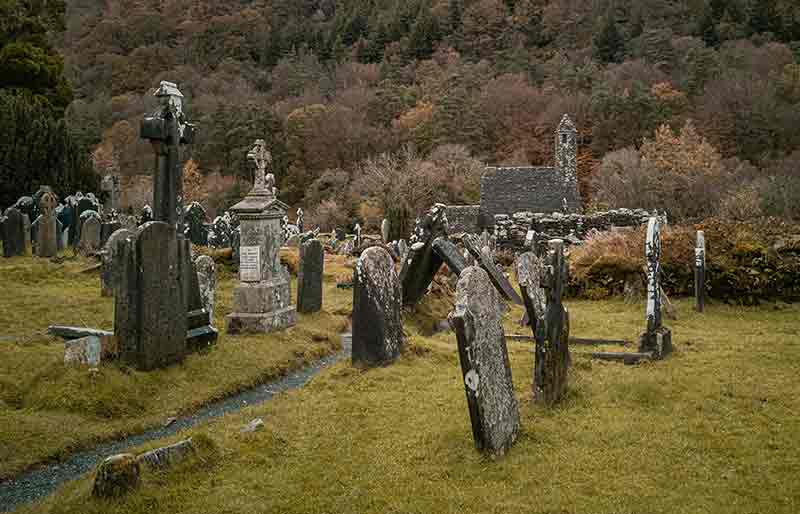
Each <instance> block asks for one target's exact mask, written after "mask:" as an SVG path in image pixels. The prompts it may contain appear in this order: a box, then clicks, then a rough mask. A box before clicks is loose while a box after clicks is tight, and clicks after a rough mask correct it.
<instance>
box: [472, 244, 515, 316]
mask: <svg viewBox="0 0 800 514" xmlns="http://www.w3.org/2000/svg"><path fill="white" fill-rule="evenodd" d="M461 241H462V242H463V243H464V247H465V248H466V249H467V251H468V252H469V253H470V255H472V257H473V258H474V259H475V261H476V262H477V264H478V265H479V266H480V267H481V268H483V269H484V271H486V273H488V274H489V279H490V280H491V281H492V284H494V286H495V287H496V288H497V291H498V292H500V294H501V295H503V297H504V298H505V299H506V300H509V301H512V302H514V303H516V304H517V305H523V302H522V298H520V297H519V295H518V294H517V292H516V291H515V290H514V287H513V286H512V285H511V283H510V282H509V281H508V279H507V278H506V276H505V275H504V274H503V272H502V271H501V270H499V269H497V266H496V265H495V264H494V261H493V260H492V257H491V254H490V253H489V252H488V251H487V250H485V249H479V248H478V244H477V240H476V239H475V238H473V237H471V236H469V235H465V236H464V237H463V238H462V239H461ZM484 248H486V247H484Z"/></svg>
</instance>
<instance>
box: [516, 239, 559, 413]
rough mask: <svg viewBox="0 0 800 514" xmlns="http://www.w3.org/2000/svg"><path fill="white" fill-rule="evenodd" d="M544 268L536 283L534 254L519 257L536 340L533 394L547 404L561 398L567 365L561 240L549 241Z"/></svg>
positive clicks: (527, 308)
mask: <svg viewBox="0 0 800 514" xmlns="http://www.w3.org/2000/svg"><path fill="white" fill-rule="evenodd" d="M548 245H549V250H548V252H547V257H546V262H547V265H546V266H544V267H541V266H538V270H539V271H540V273H539V276H538V281H539V283H538V284H536V283H535V280H536V278H537V277H536V275H537V266H536V261H535V259H536V257H535V256H533V255H532V254H528V255H529V256H530V257H527V258H525V259H524V260H521V265H522V269H520V275H521V280H520V287H521V288H522V292H523V298H524V300H525V309H526V311H527V314H528V319H530V320H531V323H530V326H531V330H532V331H533V335H534V338H535V339H536V350H535V359H534V367H533V397H534V399H535V400H536V401H537V402H540V403H543V404H545V405H548V406H552V405H555V404H557V403H559V402H560V401H561V400H563V399H564V396H565V395H566V392H567V370H568V369H569V365H570V354H569V312H568V311H567V309H566V307H564V305H563V304H562V296H563V294H564V290H565V289H566V286H567V273H568V267H567V261H566V259H564V242H563V241H561V240H560V239H555V240H552V241H550V242H549V244H548ZM537 286H539V287H540V288H541V290H543V291H544V293H545V295H546V302H545V310H544V311H542V298H541V293H540V292H539V291H537Z"/></svg>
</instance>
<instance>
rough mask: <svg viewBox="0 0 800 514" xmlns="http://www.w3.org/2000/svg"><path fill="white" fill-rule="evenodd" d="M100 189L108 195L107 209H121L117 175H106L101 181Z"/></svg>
mask: <svg viewBox="0 0 800 514" xmlns="http://www.w3.org/2000/svg"><path fill="white" fill-rule="evenodd" d="M100 189H101V190H102V191H103V192H105V193H107V195H108V203H107V205H106V208H107V209H108V210H109V211H110V210H116V209H119V177H118V176H117V175H105V176H104V177H103V180H102V181H100Z"/></svg>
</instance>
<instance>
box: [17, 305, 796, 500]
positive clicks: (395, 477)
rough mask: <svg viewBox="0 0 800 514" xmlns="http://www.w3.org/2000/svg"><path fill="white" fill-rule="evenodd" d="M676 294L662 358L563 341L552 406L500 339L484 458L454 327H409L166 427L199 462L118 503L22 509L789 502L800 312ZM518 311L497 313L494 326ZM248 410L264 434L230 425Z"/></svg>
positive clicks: (585, 328)
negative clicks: (365, 350) (399, 350)
mask: <svg viewBox="0 0 800 514" xmlns="http://www.w3.org/2000/svg"><path fill="white" fill-rule="evenodd" d="M677 305H678V309H679V315H680V319H679V320H678V321H673V322H669V323H668V324H669V325H670V326H671V328H672V329H673V338H674V339H673V340H674V341H675V345H676V353H675V354H674V355H673V356H672V357H671V358H669V359H668V360H665V361H662V362H657V363H650V364H644V365H641V366H634V367H626V366H623V365H621V364H617V363H607V362H595V361H591V360H589V359H588V352H589V351H591V350H590V349H585V348H579V347H577V348H573V364H574V365H573V367H572V369H571V372H570V373H571V374H570V393H569V395H568V399H567V401H566V402H565V403H564V404H562V405H561V406H559V407H557V408H555V409H552V410H547V409H546V408H544V407H541V406H538V405H536V404H534V403H533V402H532V401H531V392H530V383H531V367H532V354H531V347H530V345H528V344H525V343H509V351H510V357H511V363H512V367H513V377H514V382H515V386H516V393H517V396H518V398H519V400H520V410H521V417H522V427H523V434H522V436H521V438H520V440H519V441H518V442H517V444H516V445H515V446H514V447H513V448H512V449H511V451H510V453H509V454H508V455H506V456H505V457H503V458H501V459H498V460H495V461H492V460H488V459H485V458H483V457H481V455H480V454H479V453H478V452H476V451H475V449H474V447H473V441H472V436H471V432H470V425H469V417H468V412H467V408H466V401H465V397H464V389H463V383H462V379H461V372H460V368H459V364H458V357H457V352H456V346H455V338H454V336H453V335H452V334H447V333H443V334H438V335H436V336H433V337H422V336H420V335H418V333H417V331H416V330H415V329H414V328H413V323H407V328H408V327H412V328H410V329H409V331H410V332H411V334H410V335H411V338H410V345H409V350H408V351H406V352H405V353H404V355H403V357H402V358H401V360H399V361H398V362H397V363H395V364H394V365H392V366H389V367H386V368H381V369H373V370H368V371H360V370H356V369H353V368H351V367H350V366H349V363H346V362H342V363H340V364H338V365H336V366H334V367H333V368H331V369H329V370H327V371H325V372H323V373H322V374H321V375H319V376H318V377H316V378H315V379H314V380H312V382H311V383H310V384H309V385H308V386H306V387H305V388H304V389H302V390H299V391H294V392H290V393H285V394H282V395H280V396H278V397H277V398H276V399H274V400H273V401H271V402H269V403H267V404H263V405H261V406H257V407H253V408H250V409H248V410H246V411H243V412H241V413H239V414H236V415H232V416H226V417H225V418H223V419H220V420H217V421H214V422H212V423H209V424H206V425H203V426H201V427H196V428H194V429H191V430H189V431H187V432H185V433H183V434H179V437H186V436H187V435H194V436H202V437H204V438H205V440H207V441H210V442H211V443H210V446H212V447H213V448H215V451H216V453H215V458H214V459H213V460H212V461H208V460H207V461H205V462H203V463H194V464H188V465H186V466H182V467H180V468H177V469H175V470H172V471H170V472H168V473H165V474H154V475H148V476H146V477H145V479H144V483H143V485H142V486H141V488H140V490H139V491H136V492H135V493H133V494H130V495H128V496H126V497H124V498H122V499H119V500H113V501H101V500H94V499H91V498H90V490H91V483H92V477H91V476H87V477H83V478H81V479H80V480H77V481H74V482H72V483H69V484H67V485H65V486H64V487H62V488H61V489H60V490H59V492H58V493H57V494H56V495H54V496H53V497H50V498H49V499H46V500H44V501H43V502H41V503H39V504H37V505H33V506H29V507H26V508H24V509H22V512H26V513H140V512H141V513H145V512H175V513H179V512H186V513H190V512H191V513H193V512H211V513H227V512H281V513H304V514H306V513H334V512H335V513H346V512H352V513H365V512H381V513H401V512H402V513H431V512H436V513H450V512H452V513H471V512H519V513H643V514H644V513H648V514H649V513H661V512H663V513H669V514H680V513H687V514H688V513H697V512H704V513H717V512H718V513H726V514H727V513H730V512H737V513H750V512H752V513H766V512H770V513H772V512H786V513H794V512H797V511H798V510H800V484H799V483H798V481H797V470H798V469H800V449H798V446H797V437H798V435H800V421H798V416H797V412H798V411H800V395H799V394H798V393H800V388H798V386H797V363H798V361H799V360H800V346H798V331H800V322H798V317H799V315H800V308H799V307H796V306H776V307H762V308H758V309H757V308H736V307H730V306H722V305H712V306H710V307H709V308H708V310H707V312H706V314H705V315H699V314H696V313H694V312H692V310H691V304H690V303H689V302H688V301H678V302H677ZM569 306H570V312H571V327H572V334H573V335H575V336H584V337H588V336H594V337H609V338H626V339H635V338H636V336H637V335H638V333H639V331H640V330H641V328H642V326H643V324H644V315H643V307H642V306H636V305H626V304H624V303H622V302H615V301H604V302H571V303H570V304H569ZM436 309H437V308H435V307H431V308H427V309H422V311H423V312H425V313H430V312H435V311H436ZM520 315H521V311H520V309H519V308H516V307H515V308H513V309H512V311H511V312H510V313H509V314H507V316H506V331H507V333H520V332H521V329H520V328H519V327H518V326H516V324H515V320H517V319H519V317H520ZM607 350H618V351H619V348H613V347H609V348H607ZM254 417H262V418H263V419H264V421H265V423H266V428H265V429H264V430H262V431H260V432H257V433H254V434H241V433H240V432H239V429H240V427H241V426H243V425H244V424H246V423H247V422H248V421H250V420H251V419H253V418H254ZM163 443H164V442H162V444H163Z"/></svg>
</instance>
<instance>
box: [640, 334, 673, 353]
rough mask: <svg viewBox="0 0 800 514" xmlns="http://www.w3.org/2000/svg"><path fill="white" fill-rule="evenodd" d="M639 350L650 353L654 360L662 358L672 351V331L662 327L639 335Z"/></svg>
mask: <svg viewBox="0 0 800 514" xmlns="http://www.w3.org/2000/svg"><path fill="white" fill-rule="evenodd" d="M639 352H641V353H650V354H652V356H653V360H661V359H663V358H664V357H666V356H667V355H669V354H670V353H672V331H671V330H670V329H668V328H667V327H661V328H659V329H657V330H655V331H653V332H645V333H643V334H642V335H641V336H639Z"/></svg>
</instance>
